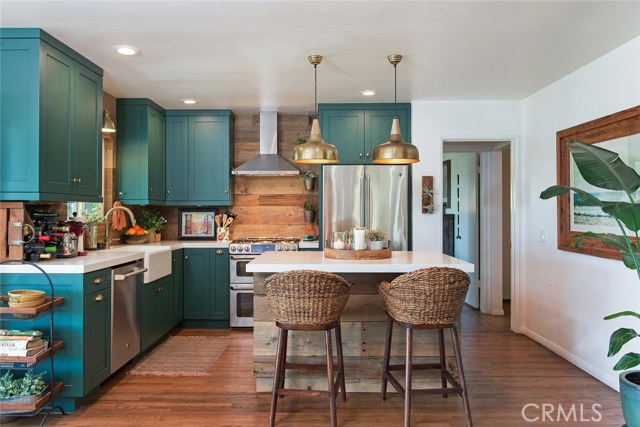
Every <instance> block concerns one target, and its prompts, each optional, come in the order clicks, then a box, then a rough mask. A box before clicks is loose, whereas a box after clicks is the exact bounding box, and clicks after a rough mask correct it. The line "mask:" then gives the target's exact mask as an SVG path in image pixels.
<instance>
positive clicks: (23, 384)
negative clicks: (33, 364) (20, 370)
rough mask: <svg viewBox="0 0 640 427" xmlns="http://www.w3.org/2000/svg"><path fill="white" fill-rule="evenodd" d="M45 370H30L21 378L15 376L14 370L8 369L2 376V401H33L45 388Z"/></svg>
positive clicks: (0, 385)
mask: <svg viewBox="0 0 640 427" xmlns="http://www.w3.org/2000/svg"><path fill="white" fill-rule="evenodd" d="M44 374H45V373H44V372H40V373H39V374H35V375H34V374H33V372H31V371H28V372H26V373H25V374H24V376H23V377H21V378H13V372H12V371H7V372H6V373H5V374H4V375H2V376H1V377H0V402H11V403H33V402H35V401H36V400H37V399H38V397H39V396H40V394H41V393H42V392H43V391H44V390H45V388H46V383H45V382H44V379H43V376H44Z"/></svg>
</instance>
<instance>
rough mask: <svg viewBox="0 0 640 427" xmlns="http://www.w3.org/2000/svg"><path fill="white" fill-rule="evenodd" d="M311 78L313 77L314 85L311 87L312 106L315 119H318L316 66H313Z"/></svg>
mask: <svg viewBox="0 0 640 427" xmlns="http://www.w3.org/2000/svg"><path fill="white" fill-rule="evenodd" d="M313 76H314V85H313V105H314V106H315V110H316V119H317V118H318V64H313Z"/></svg>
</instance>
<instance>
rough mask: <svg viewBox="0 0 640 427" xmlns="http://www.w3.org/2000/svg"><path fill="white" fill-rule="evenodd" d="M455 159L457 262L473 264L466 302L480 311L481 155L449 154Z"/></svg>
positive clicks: (449, 210)
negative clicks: (479, 181) (479, 160)
mask: <svg viewBox="0 0 640 427" xmlns="http://www.w3.org/2000/svg"><path fill="white" fill-rule="evenodd" d="M446 159H451V199H452V205H451V209H448V210H447V212H448V213H454V214H456V221H455V244H454V251H455V254H456V258H460V259H462V260H465V261H468V262H470V263H473V264H474V265H475V266H476V271H475V273H471V274H469V276H470V277H471V284H470V285H469V292H468V293H467V297H466V299H465V302H466V303H467V304H469V305H470V306H472V307H474V308H480V281H479V280H478V278H479V277H480V276H479V273H480V256H479V251H478V244H479V239H478V230H479V227H478V221H479V210H478V206H479V198H478V189H479V185H478V155H477V154H476V153H449V154H446V155H445V160H446Z"/></svg>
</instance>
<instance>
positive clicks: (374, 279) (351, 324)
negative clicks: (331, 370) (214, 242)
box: [247, 251, 474, 393]
mask: <svg viewBox="0 0 640 427" xmlns="http://www.w3.org/2000/svg"><path fill="white" fill-rule="evenodd" d="M425 267H452V268H458V269H460V270H462V271H465V272H467V273H472V272H473V271H474V266H473V264H470V263H468V262H466V261H462V260H459V259H457V258H453V257H450V256H448V255H444V254H441V253H437V252H422V251H414V252H411V251H394V252H393V253H392V256H391V258H389V259H377V260H342V259H331V258H327V257H325V256H324V255H323V253H322V252H319V251H308V252H276V251H270V252H265V253H263V254H262V255H260V256H259V257H258V258H256V259H255V260H253V261H251V262H250V263H249V264H248V266H247V271H249V272H252V273H253V283H254V329H253V331H254V345H253V356H254V375H255V378H256V391H257V392H269V391H271V387H272V386H273V371H274V366H275V355H276V343H277V338H278V328H277V327H276V325H275V320H274V316H273V313H272V311H271V308H270V306H269V302H268V301H267V296H266V293H265V289H264V280H265V279H266V278H267V277H269V276H270V275H272V274H273V273H277V272H281V271H289V270H320V271H328V272H331V273H335V274H338V275H340V276H342V277H344V278H345V279H347V280H349V281H350V282H351V283H353V286H352V288H351V296H350V297H349V301H348V302H347V305H346V307H345V310H344V312H343V314H342V317H341V326H342V342H343V354H344V362H345V377H346V388H347V391H348V392H375V393H379V392H380V384H381V377H380V375H381V374H380V373H381V367H382V357H383V353H384V338H385V327H386V314H385V311H384V306H383V303H382V298H381V297H380V295H378V285H379V284H380V282H381V281H383V280H384V281H390V280H393V279H394V278H396V277H397V276H399V275H400V274H403V273H407V272H409V271H413V270H417V269H418V268H425ZM393 333H394V336H396V337H398V338H397V339H395V340H394V343H393V347H392V349H391V356H392V358H391V363H392V364H393V363H402V361H403V360H404V359H403V357H404V354H405V344H404V340H403V339H401V338H400V337H404V330H402V329H401V328H399V327H398V326H394V331H393ZM445 335H447V334H445ZM446 346H447V363H448V364H451V365H452V366H454V365H455V359H454V357H453V346H452V345H451V342H450V341H449V340H447V341H446ZM287 353H288V358H289V359H288V360H289V361H291V362H295V363H323V360H324V340H323V337H322V335H321V334H320V335H318V333H314V332H305V331H292V332H290V334H289V340H288V351H287ZM413 354H414V363H430V362H436V361H437V359H438V355H439V352H438V338H437V334H436V332H435V331H432V330H416V331H415V332H414V345H413ZM454 369H455V368H454ZM413 384H414V388H419V387H424V386H427V387H433V386H437V387H439V384H440V376H439V374H438V373H437V372H436V373H435V374H433V375H429V376H418V377H415V378H414V381H413ZM286 385H287V387H293V388H301V389H310V390H326V387H327V378H326V373H324V372H321V371H318V372H303V371H291V372H287V379H286ZM389 392H393V388H392V387H389Z"/></svg>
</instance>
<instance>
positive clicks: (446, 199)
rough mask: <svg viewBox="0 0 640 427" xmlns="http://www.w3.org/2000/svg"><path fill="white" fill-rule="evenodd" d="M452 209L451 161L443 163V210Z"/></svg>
mask: <svg viewBox="0 0 640 427" xmlns="http://www.w3.org/2000/svg"><path fill="white" fill-rule="evenodd" d="M447 208H451V160H445V161H443V162H442V209H447Z"/></svg>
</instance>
